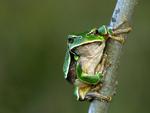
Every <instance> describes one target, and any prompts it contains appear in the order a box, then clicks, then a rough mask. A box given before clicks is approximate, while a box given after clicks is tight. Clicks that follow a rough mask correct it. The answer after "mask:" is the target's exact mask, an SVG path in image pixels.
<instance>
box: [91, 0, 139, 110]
mask: <svg viewBox="0 0 150 113" xmlns="http://www.w3.org/2000/svg"><path fill="white" fill-rule="evenodd" d="M136 4H137V0H118V1H117V4H116V7H115V9H114V12H113V15H112V19H111V22H110V27H112V28H115V27H117V26H118V25H119V24H120V23H122V22H123V21H125V19H127V21H129V22H130V21H131V16H132V14H133V10H134V7H135V5H136ZM124 27H125V26H124ZM121 37H123V38H125V40H126V39H127V35H121ZM122 47H123V45H122V44H121V43H119V42H117V41H114V40H111V39H110V40H108V42H107V47H106V54H107V55H108V62H109V63H110V64H111V65H110V66H109V67H108V68H107V70H106V74H105V78H104V82H103V87H102V89H101V90H100V93H101V94H103V95H106V96H110V95H114V94H115V92H116V85H117V79H116V78H117V75H116V70H117V68H118V62H119V58H120V56H121V53H122ZM109 105H110V103H109V102H101V101H98V100H94V101H92V102H91V104H90V107H89V112H88V113H108V109H109Z"/></svg>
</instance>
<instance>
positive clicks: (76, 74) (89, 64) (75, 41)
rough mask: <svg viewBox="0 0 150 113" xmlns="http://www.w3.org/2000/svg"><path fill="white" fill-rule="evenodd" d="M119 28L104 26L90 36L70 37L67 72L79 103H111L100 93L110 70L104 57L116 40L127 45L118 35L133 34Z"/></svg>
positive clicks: (65, 69)
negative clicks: (112, 41)
mask: <svg viewBox="0 0 150 113" xmlns="http://www.w3.org/2000/svg"><path fill="white" fill-rule="evenodd" d="M121 25H122V24H120V25H119V26H118V27H120V26H121ZM118 27H117V28H116V29H112V28H109V27H107V26H105V25H103V26H101V27H100V28H98V29H96V28H95V29H92V30H91V31H89V32H84V33H81V34H76V35H69V36H68V39H67V51H66V56H65V62H64V65H63V72H64V77H65V79H66V80H68V81H69V82H70V83H71V84H73V85H74V86H75V91H74V94H75V96H76V97H77V100H91V99H103V100H106V101H110V100H111V98H110V97H108V96H103V95H101V94H99V93H98V91H99V90H100V88H101V84H102V79H103V76H104V72H105V68H106V61H107V55H106V54H105V53H104V52H105V47H106V41H107V40H108V39H109V38H112V39H115V40H118V41H120V42H124V39H123V38H121V37H119V36H118V35H119V34H122V33H127V32H129V31H130V30H131V28H125V29H118ZM89 94H91V95H89Z"/></svg>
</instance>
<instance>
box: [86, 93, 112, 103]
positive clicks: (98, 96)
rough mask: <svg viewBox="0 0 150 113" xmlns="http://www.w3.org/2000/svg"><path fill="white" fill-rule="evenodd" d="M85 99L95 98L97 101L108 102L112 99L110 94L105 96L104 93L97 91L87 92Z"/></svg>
mask: <svg viewBox="0 0 150 113" xmlns="http://www.w3.org/2000/svg"><path fill="white" fill-rule="evenodd" d="M85 98H86V99H87V100H89V101H90V100H93V99H96V100H99V101H102V102H105V101H106V102H110V101H111V100H112V97H111V96H105V95H102V94H100V93H98V92H89V93H87V95H86V97H85Z"/></svg>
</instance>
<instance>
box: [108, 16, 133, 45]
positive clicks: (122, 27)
mask: <svg viewBox="0 0 150 113" xmlns="http://www.w3.org/2000/svg"><path fill="white" fill-rule="evenodd" d="M131 30H132V27H131V26H130V25H129V23H128V20H127V19H126V18H125V19H124V21H123V22H122V23H120V24H119V25H117V26H116V27H115V28H112V33H111V34H110V36H109V37H110V38H112V39H114V40H117V41H119V42H120V43H122V44H123V43H124V42H125V39H124V38H123V37H121V36H119V35H121V34H126V33H129V32H130V31H131Z"/></svg>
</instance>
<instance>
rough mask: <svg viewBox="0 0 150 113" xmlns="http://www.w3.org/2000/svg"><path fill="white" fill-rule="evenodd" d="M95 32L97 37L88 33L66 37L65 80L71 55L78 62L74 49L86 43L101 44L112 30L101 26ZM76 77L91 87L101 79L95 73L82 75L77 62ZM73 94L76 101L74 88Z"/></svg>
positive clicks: (100, 76) (76, 93) (77, 94)
mask: <svg viewBox="0 0 150 113" xmlns="http://www.w3.org/2000/svg"><path fill="white" fill-rule="evenodd" d="M97 31H98V33H99V34H98V35H93V34H89V32H85V33H81V34H79V35H69V36H68V43H67V51H66V56H65V62H64V65H63V71H64V75H65V76H64V77H65V79H67V77H68V76H69V75H68V72H69V67H70V63H71V60H73V59H71V54H73V55H74V60H75V61H76V62H77V60H78V57H80V56H78V55H76V54H75V53H73V52H72V50H73V49H74V48H76V47H78V46H81V45H84V44H88V43H93V42H103V41H105V40H106V38H108V37H106V35H111V34H112V29H108V28H107V27H106V26H105V25H103V26H101V27H100V28H99V29H97ZM76 76H77V79H79V80H80V81H81V82H83V83H86V84H91V85H92V84H93V85H96V84H98V83H99V82H100V81H101V79H102V77H103V75H102V73H95V74H91V75H89V74H87V73H84V72H83V70H82V69H81V66H80V64H79V63H78V62H77V64H76ZM74 94H75V95H76V96H77V99H79V92H78V87H76V88H75V92H74Z"/></svg>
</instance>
